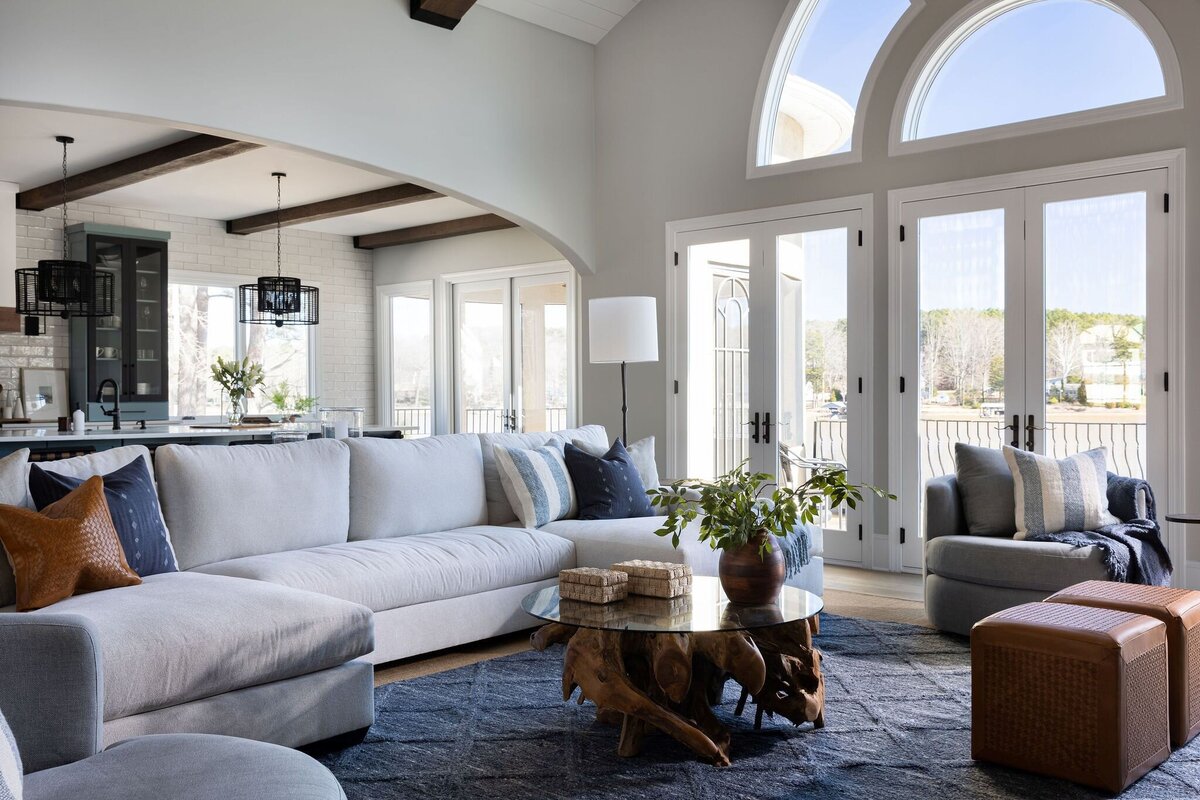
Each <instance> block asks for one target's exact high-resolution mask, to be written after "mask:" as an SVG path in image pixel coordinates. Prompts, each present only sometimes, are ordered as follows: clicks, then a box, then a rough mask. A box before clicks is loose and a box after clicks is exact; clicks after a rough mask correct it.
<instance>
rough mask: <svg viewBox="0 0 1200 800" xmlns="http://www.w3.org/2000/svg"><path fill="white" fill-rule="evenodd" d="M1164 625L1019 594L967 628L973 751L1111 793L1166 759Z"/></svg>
mask: <svg viewBox="0 0 1200 800" xmlns="http://www.w3.org/2000/svg"><path fill="white" fill-rule="evenodd" d="M1170 754H1171V743H1170V724H1169V722H1168V715H1167V631H1166V626H1164V625H1163V624H1162V623H1161V622H1159V621H1158V620H1156V619H1153V618H1152V617H1147V616H1144V615H1142V614H1130V613H1127V612H1124V611H1113V610H1111V609H1107V608H1089V607H1086V606H1077V605H1065V604H1058V603H1026V604H1025V605H1020V606H1016V607H1015V608H1010V609H1007V610H1005V611H1001V612H999V613H997V614H993V615H992V616H990V617H988V618H987V619H984V620H981V621H980V622H978V623H976V625H975V627H974V629H973V630H972V631H971V755H972V757H973V758H976V759H978V760H981V761H991V762H994V763H997V764H1004V765H1006V766H1009V767H1015V768H1017V769H1023V770H1027V771H1029V772H1036V773H1039V774H1042V775H1051V776H1054V777H1057V778H1065V779H1066V780H1069V781H1075V782H1076V783H1082V784H1084V785H1086V786H1092V787H1095V788H1098V789H1103V790H1105V791H1108V792H1112V793H1114V794H1117V793H1120V792H1121V791H1122V790H1124V789H1125V787H1127V786H1129V785H1130V784H1131V783H1133V782H1134V781H1136V780H1137V779H1138V778H1140V777H1141V776H1143V775H1145V774H1146V773H1147V772H1149V771H1150V770H1152V769H1154V768H1155V767H1157V766H1158V765H1159V764H1161V763H1163V762H1164V761H1166V760H1167V757H1168V756H1169V755H1170Z"/></svg>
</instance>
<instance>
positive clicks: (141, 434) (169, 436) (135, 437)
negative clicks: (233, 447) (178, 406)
mask: <svg viewBox="0 0 1200 800" xmlns="http://www.w3.org/2000/svg"><path fill="white" fill-rule="evenodd" d="M286 431H305V432H307V433H320V432H321V425H320V423H318V422H300V423H289V424H287V425H279V426H277V427H264V428H246V429H239V430H235V429H232V428H210V427H204V428H196V427H192V425H191V424H189V423H185V422H170V423H147V425H146V428H145V430H143V429H141V428H139V427H138V424H137V423H136V422H134V423H132V424H127V425H124V426H123V427H122V429H121V430H119V431H114V430H113V429H112V427H111V426H103V427H96V426H89V427H88V429H87V430H86V431H85V432H83V433H75V432H71V431H59V430H58V429H57V426H54V425H47V426H45V427H41V426H37V425H31V426H21V427H5V428H0V454H3V453H10V452H12V451H14V450H18V449H20V448H21V447H29V448H31V449H36V450H54V449H64V450H69V449H71V448H75V447H81V446H85V445H87V446H93V447H95V449H98V450H102V449H107V448H110V447H117V446H120V445H123V444H138V443H144V444H167V443H172V442H177V443H180V444H189V443H190V444H220V443H222V442H228V441H231V440H235V439H237V440H244V439H261V440H263V441H270V438H271V434H273V433H276V432H286ZM404 432H408V431H406V429H405V428H400V427H394V426H387V425H368V426H366V427H364V428H363V433H364V434H365V435H367V436H387V435H389V434H396V433H404ZM92 443H94V445H93V444H92Z"/></svg>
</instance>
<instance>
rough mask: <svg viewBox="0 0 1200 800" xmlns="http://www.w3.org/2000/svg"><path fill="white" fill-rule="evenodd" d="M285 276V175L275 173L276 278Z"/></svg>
mask: <svg viewBox="0 0 1200 800" xmlns="http://www.w3.org/2000/svg"><path fill="white" fill-rule="evenodd" d="M282 276H283V175H282V174H281V173H278V172H276V173H275V277H276V278H279V277H282Z"/></svg>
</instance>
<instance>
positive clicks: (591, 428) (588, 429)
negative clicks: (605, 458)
mask: <svg viewBox="0 0 1200 800" xmlns="http://www.w3.org/2000/svg"><path fill="white" fill-rule="evenodd" d="M573 439H583V440H586V441H589V442H594V443H597V444H600V445H603V447H604V449H605V450H607V449H608V432H607V431H606V430H604V426H603V425H584V426H583V427H582V428H572V429H571V430H566V431H554V432H549V431H546V432H539V433H481V434H479V443H480V446H481V448H482V450H483V485H484V488H485V489H486V490H487V513H488V524H489V525H505V524H507V523H509V522H515V521H516V519H517V515H516V512H514V511H513V507H512V503H510V502H509V501H508V496H507V495H506V494H505V493H504V485H503V484H502V483H501V482H500V468H499V467H498V466H496V453H495V451H494V450H493V449H492V448H494V447H495V446H496V445H500V446H501V447H508V448H510V449H516V450H532V449H533V448H535V447H541V446H542V445H544V444H549V443H550V442H553V441H557V442H561V443H563V444H565V443H567V442H570V441H571V440H573Z"/></svg>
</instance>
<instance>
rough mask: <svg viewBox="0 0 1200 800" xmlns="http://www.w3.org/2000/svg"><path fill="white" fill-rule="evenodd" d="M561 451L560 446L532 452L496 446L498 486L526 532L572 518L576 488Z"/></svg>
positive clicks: (537, 449) (551, 446)
mask: <svg viewBox="0 0 1200 800" xmlns="http://www.w3.org/2000/svg"><path fill="white" fill-rule="evenodd" d="M561 448H562V444H561V443H558V444H557V446H555V445H554V444H550V445H545V446H543V447H537V448H534V449H532V450H519V449H517V448H512V447H501V446H500V445H496V446H495V452H496V466H497V467H498V468H499V471H500V484H501V485H502V486H503V487H504V494H505V495H507V496H508V502H509V503H511V504H512V507H513V512H514V513H515V514H516V515H517V519H519V520H521V524H522V525H524V526H525V527H526V528H540V527H542V526H543V525H545V524H546V523H547V522H554V520H556V519H566V518H567V517H573V516H575V513H576V511H577V509H578V506H577V504H576V501H575V486H574V484H572V483H571V475H570V473H568V472H567V463H566V462H565V461H564V460H563V454H562V449H561Z"/></svg>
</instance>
